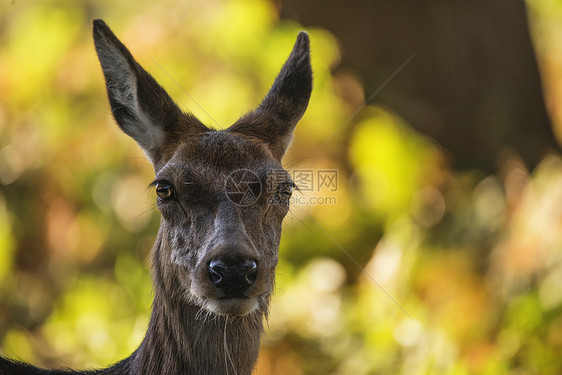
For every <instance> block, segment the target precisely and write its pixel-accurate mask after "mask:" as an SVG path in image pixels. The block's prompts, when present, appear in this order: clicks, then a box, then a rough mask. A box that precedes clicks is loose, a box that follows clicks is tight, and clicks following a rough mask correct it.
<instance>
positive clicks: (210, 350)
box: [131, 233, 264, 375]
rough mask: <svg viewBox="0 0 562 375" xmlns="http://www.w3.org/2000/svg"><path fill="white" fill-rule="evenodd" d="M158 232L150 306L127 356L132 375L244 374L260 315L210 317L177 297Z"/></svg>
mask: <svg viewBox="0 0 562 375" xmlns="http://www.w3.org/2000/svg"><path fill="white" fill-rule="evenodd" d="M164 246H165V245H164V243H163V242H162V236H161V233H160V234H159V236H158V239H157V242H156V244H155V247H154V250H153V254H152V262H153V278H154V302H153V307H152V316H151V318H150V323H149V326H148V331H147V333H146V336H145V338H144V340H143V342H142V344H141V346H140V347H139V349H138V350H137V352H136V353H135V354H134V355H133V358H131V359H132V363H131V365H132V369H133V373H135V374H185V375H196V374H197V375H199V374H201V375H203V374H232V375H250V374H251V372H252V369H253V367H254V365H255V363H256V360H257V357H258V353H259V345H260V337H261V334H262V332H263V318H264V317H263V314H262V313H261V312H256V313H252V314H249V315H248V316H244V317H232V316H230V317H229V316H217V315H210V314H207V313H206V312H204V311H202V310H201V308H200V307H198V306H194V305H192V304H190V303H189V302H188V301H187V299H186V297H185V296H184V295H183V294H181V292H179V291H181V290H182V288H181V287H180V284H179V280H178V279H177V278H176V277H173V276H170V274H169V273H167V272H165V269H164V267H169V266H170V264H169V260H168V259H165V258H163V257H161V256H160V255H161V254H165V253H166V252H165V251H163V249H162V248H163V247H164Z"/></svg>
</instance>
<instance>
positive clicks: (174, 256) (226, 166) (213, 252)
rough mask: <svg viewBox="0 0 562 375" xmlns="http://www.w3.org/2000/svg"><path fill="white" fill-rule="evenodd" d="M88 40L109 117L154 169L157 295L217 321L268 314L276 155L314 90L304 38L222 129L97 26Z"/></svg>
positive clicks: (277, 205)
mask: <svg viewBox="0 0 562 375" xmlns="http://www.w3.org/2000/svg"><path fill="white" fill-rule="evenodd" d="M94 41H95V47H96V51H97V53H98V57H99V60H100V62H101V65H102V69H103V74H104V76H105V82H106V87H107V95H108V97H109V103H110V105H111V110H112V113H113V116H114V117H115V120H116V122H117V124H118V125H119V126H120V128H121V129H122V130H123V131H124V132H125V133H126V134H128V135H129V136H131V137H132V138H133V139H134V140H135V141H136V142H137V143H138V144H139V145H140V147H141V148H142V149H143V151H144V152H145V154H146V155H147V157H148V159H149V160H150V161H151V163H152V165H153V166H154V171H155V180H154V182H153V183H152V185H153V186H154V187H155V190H156V195H157V205H158V209H159V210H160V212H161V216H162V219H161V225H160V230H159V233H158V238H157V241H156V242H157V243H156V245H155V247H154V250H153V254H152V263H153V264H152V266H153V277H154V279H155V290H156V294H158V293H162V294H164V295H166V296H169V298H171V299H172V300H174V301H176V303H178V304H187V305H191V306H196V307H198V308H200V309H204V310H205V311H207V312H210V313H214V314H218V315H227V316H232V315H234V316H245V315H248V314H250V313H255V312H259V313H265V312H266V311H267V307H268V303H269V296H270V294H271V292H272V289H273V284H274V271H275V267H276V264H277V259H278V250H279V240H280V235H281V222H282V220H283V218H284V216H285V215H286V214H287V211H288V198H289V197H290V194H291V190H292V189H291V188H292V186H293V182H292V181H291V179H290V176H289V174H288V173H286V172H284V171H283V169H282V167H281V158H282V157H283V154H284V153H285V151H286V150H287V147H288V146H289V143H290V141H291V137H292V133H293V130H294V128H295V126H296V124H297V122H298V121H299V120H300V119H301V117H302V116H303V114H304V112H305V110H306V107H307V105H308V101H309V98H310V94H311V90H312V70H311V66H310V53H309V39H308V35H307V34H306V33H305V32H301V33H300V34H299V35H298V37H297V41H296V43H295V45H294V48H293V50H292V52H291V54H290V56H289V58H288V59H287V61H286V62H285V64H284V65H283V67H282V69H281V72H280V73H279V75H278V76H277V78H276V79H275V81H274V83H273V86H272V87H271V89H270V91H269V93H268V94H267V95H266V96H265V98H264V99H263V101H262V102H261V104H260V105H259V106H258V107H257V109H256V110H254V111H252V112H250V113H248V114H246V115H244V116H243V117H242V118H240V119H239V120H238V121H236V123H234V124H233V125H232V126H230V127H229V128H227V129H226V130H213V129H211V128H209V127H207V126H205V125H203V123H202V122H200V121H199V120H198V119H197V118H195V117H194V116H193V115H191V114H189V113H184V112H182V111H181V110H180V109H179V107H178V106H177V105H176V104H175V103H174V101H173V100H172V99H171V98H170V96H169V95H168V94H167V93H166V91H165V90H164V89H163V88H162V87H161V86H160V85H159V84H158V83H157V82H156V81H155V80H154V78H152V76H150V74H149V73H147V72H146V71H145V70H144V69H143V68H142V67H141V66H140V65H139V64H138V63H137V62H136V61H135V59H134V58H133V56H132V55H131V53H130V52H129V51H128V50H127V48H126V47H125V46H124V45H123V44H122V43H121V42H120V41H119V40H118V39H117V37H116V36H115V35H114V34H113V33H112V32H111V30H110V29H109V28H108V27H107V25H106V24H105V23H104V22H103V21H101V20H96V21H94ZM244 197H245V198H244ZM248 197H250V198H251V199H249V200H248ZM272 198H274V199H272Z"/></svg>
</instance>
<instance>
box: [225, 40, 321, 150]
mask: <svg viewBox="0 0 562 375" xmlns="http://www.w3.org/2000/svg"><path fill="white" fill-rule="evenodd" d="M311 92H312V68H311V66H310V41H309V38H308V34H307V33H306V32H304V31H301V32H300V33H299V35H298V36H297V41H296V43H295V46H294V47H293V51H292V52H291V55H290V56H289V58H288V59H287V61H286V62H285V64H284V65H283V68H282V69H281V72H280V73H279V75H278V76H277V78H276V79H275V82H274V83H273V86H271V89H270V90H269V93H268V94H267V96H266V97H265V98H264V99H263V101H262V103H261V104H260V106H259V107H258V108H257V109H256V110H255V111H254V112H250V113H248V114H246V115H244V116H243V117H242V118H240V119H239V120H238V121H237V122H236V123H235V124H234V125H232V126H231V127H230V128H229V129H228V131H231V132H235V133H240V134H244V135H249V136H252V137H256V138H258V139H260V140H262V141H264V142H265V143H266V144H267V145H268V146H269V148H270V150H271V152H272V154H273V156H274V157H275V158H277V159H278V160H281V158H282V157H283V154H285V151H286V150H287V148H288V147H289V144H290V143H291V138H292V135H293V130H294V129H295V126H296V125H297V123H298V122H299V120H300V119H301V117H302V116H303V115H304V112H305V111H306V107H307V106H308V100H309V99H310V94H311Z"/></svg>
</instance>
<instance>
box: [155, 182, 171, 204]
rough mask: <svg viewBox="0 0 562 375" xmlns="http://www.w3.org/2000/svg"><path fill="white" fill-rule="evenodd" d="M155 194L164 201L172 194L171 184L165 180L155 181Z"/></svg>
mask: <svg viewBox="0 0 562 375" xmlns="http://www.w3.org/2000/svg"><path fill="white" fill-rule="evenodd" d="M155 190H156V195H157V196H158V198H159V199H161V200H163V201H166V200H168V199H171V198H172V197H173V196H174V189H173V188H172V185H171V184H170V183H169V182H167V181H158V182H156V189H155Z"/></svg>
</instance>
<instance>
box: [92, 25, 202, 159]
mask: <svg viewBox="0 0 562 375" xmlns="http://www.w3.org/2000/svg"><path fill="white" fill-rule="evenodd" d="M93 35H94V44H95V47H96V52H97V54H98V58H99V60H100V63H101V66H102V70H103V74H104V77H105V82H106V88H107V96H108V98H109V103H110V105H111V111H112V113H113V117H114V118H115V121H116V122H117V124H118V125H119V127H120V128H121V129H122V130H123V131H124V132H125V133H127V134H128V135H129V136H131V137H132V138H133V139H135V141H137V143H138V144H139V145H140V146H141V148H142V149H143V150H144V152H145V153H146V155H147V156H148V158H149V159H150V160H151V162H152V163H153V164H155V163H156V162H157V161H158V159H159V158H160V156H161V155H162V153H163V147H164V145H165V144H167V145H169V144H170V142H169V138H170V137H171V136H173V135H177V134H178V133H185V132H192V133H197V132H204V131H207V130H208V129H207V128H206V127H205V126H204V125H203V124H201V122H200V121H199V120H197V119H196V118H195V117H193V116H191V115H188V114H185V113H183V112H182V111H181V110H180V109H179V108H178V106H177V105H176V104H175V103H174V101H173V100H172V99H171V98H170V96H169V95H168V94H167V93H166V91H165V90H164V89H163V88H162V87H161V86H160V85H159V84H158V83H157V82H156V80H155V79H154V78H152V76H151V75H150V74H148V73H147V72H146V71H145V70H144V69H143V68H142V67H141V66H140V65H139V64H138V63H137V62H136V61H135V59H134V58H133V56H132V55H131V53H130V52H129V50H128V49H127V48H126V47H125V46H124V45H123V43H121V42H120V41H119V39H117V37H116V36H115V34H113V32H112V31H111V30H110V29H109V27H108V26H107V25H106V24H105V22H104V21H102V20H94V24H93ZM171 143H172V144H173V143H174V142H171Z"/></svg>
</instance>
